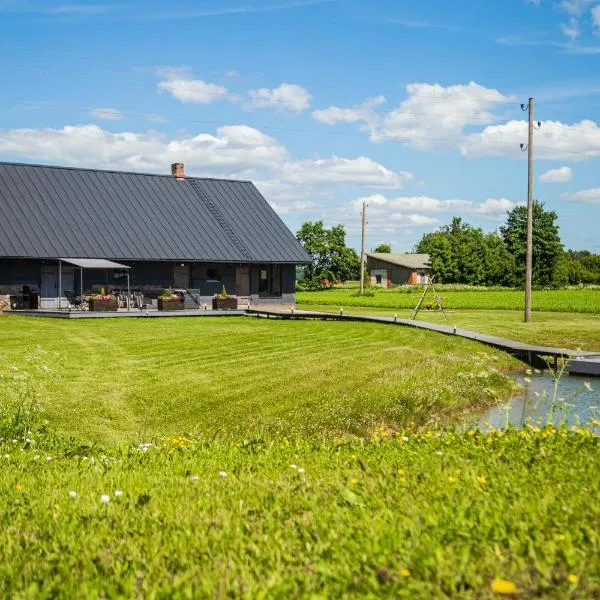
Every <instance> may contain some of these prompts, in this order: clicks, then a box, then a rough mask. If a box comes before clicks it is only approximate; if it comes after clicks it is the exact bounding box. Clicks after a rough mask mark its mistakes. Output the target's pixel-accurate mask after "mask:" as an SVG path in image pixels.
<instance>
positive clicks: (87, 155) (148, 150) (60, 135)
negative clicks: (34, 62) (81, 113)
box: [0, 125, 287, 175]
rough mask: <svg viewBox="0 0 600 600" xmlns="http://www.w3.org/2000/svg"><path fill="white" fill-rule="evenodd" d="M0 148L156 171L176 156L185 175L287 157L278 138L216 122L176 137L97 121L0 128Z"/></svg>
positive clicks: (68, 161) (19, 153) (57, 159)
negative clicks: (212, 127) (212, 128)
mask: <svg viewBox="0 0 600 600" xmlns="http://www.w3.org/2000/svg"><path fill="white" fill-rule="evenodd" d="M0 153H2V154H6V155H9V156H10V155H13V156H20V157H24V158H27V159H35V160H43V161H52V162H57V163H61V164H67V165H73V166H80V167H95V168H106V169H129V170H141V171H155V172H159V173H162V172H167V170H168V167H169V165H170V164H171V163H172V162H178V161H181V162H185V163H186V169H187V171H188V172H189V173H190V174H194V172H195V173H196V174H198V175H204V174H219V173H223V172H224V173H228V172H230V171H231V170H233V169H237V170H239V169H242V168H250V167H272V166H274V165H278V164H281V163H282V162H283V161H284V160H285V159H286V158H287V152H286V150H285V148H284V147H283V146H282V145H281V144H280V143H279V142H278V141H277V140H275V139H273V138H271V137H269V136H267V135H265V134H264V133H262V132H260V131H258V130H257V129H254V128H252V127H248V126H246V125H235V126H226V127H219V128H218V129H217V132H216V134H209V133H201V134H199V135H196V136H192V137H184V138H181V139H169V138H167V137H166V136H164V135H161V134H159V133H157V132H154V131H148V132H146V133H133V132H128V131H124V132H120V133H111V132H109V131H106V130H104V129H102V128H100V127H98V126H97V125H75V126H71V125H69V126H66V127H63V128H62V129H10V130H5V131H0Z"/></svg>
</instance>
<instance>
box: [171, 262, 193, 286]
mask: <svg viewBox="0 0 600 600" xmlns="http://www.w3.org/2000/svg"><path fill="white" fill-rule="evenodd" d="M173 287H174V288H175V289H176V290H187V289H188V288H189V287H190V265H175V267H174V268H173Z"/></svg>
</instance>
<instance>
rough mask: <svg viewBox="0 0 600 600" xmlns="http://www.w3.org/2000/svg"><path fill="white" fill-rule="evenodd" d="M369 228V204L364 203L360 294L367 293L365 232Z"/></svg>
mask: <svg viewBox="0 0 600 600" xmlns="http://www.w3.org/2000/svg"><path fill="white" fill-rule="evenodd" d="M366 228H367V203H366V202H363V203H362V237H361V244H360V293H361V294H364V293H365V230H366Z"/></svg>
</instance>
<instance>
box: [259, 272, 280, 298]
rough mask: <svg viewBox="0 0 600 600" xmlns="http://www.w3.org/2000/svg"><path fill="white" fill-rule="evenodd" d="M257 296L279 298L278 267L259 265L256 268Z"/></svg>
mask: <svg viewBox="0 0 600 600" xmlns="http://www.w3.org/2000/svg"><path fill="white" fill-rule="evenodd" d="M258 295H259V296H260V297H261V298H281V266H280V265H261V266H260V267H259V268H258Z"/></svg>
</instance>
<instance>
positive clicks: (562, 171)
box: [540, 167, 573, 183]
mask: <svg viewBox="0 0 600 600" xmlns="http://www.w3.org/2000/svg"><path fill="white" fill-rule="evenodd" d="M571 179H573V170H572V169H571V167H559V168H558V169H550V170H549V171H546V173H544V174H543V175H540V181H541V182H542V183H566V182H567V181H571Z"/></svg>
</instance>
